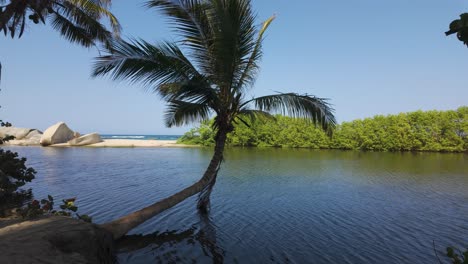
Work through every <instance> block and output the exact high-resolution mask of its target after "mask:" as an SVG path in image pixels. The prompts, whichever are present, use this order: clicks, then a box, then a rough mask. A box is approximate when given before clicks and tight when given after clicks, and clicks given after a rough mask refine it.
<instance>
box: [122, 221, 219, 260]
mask: <svg viewBox="0 0 468 264" xmlns="http://www.w3.org/2000/svg"><path fill="white" fill-rule="evenodd" d="M198 216H199V220H200V221H199V222H198V223H197V224H194V225H193V226H192V227H190V228H189V229H187V230H183V231H180V230H167V231H165V232H162V233H160V232H155V233H152V234H148V235H128V236H124V237H122V238H121V239H119V240H117V242H116V249H117V254H120V255H122V254H125V255H127V256H128V257H127V259H128V260H130V259H129V258H131V257H132V255H133V254H138V253H137V251H140V250H143V249H147V250H149V251H151V254H150V253H148V251H147V252H146V253H141V254H144V255H147V256H148V258H151V261H154V263H180V262H190V263H197V262H198V261H199V260H197V259H194V258H190V259H186V258H185V257H184V256H183V255H184V254H183V253H181V252H180V251H179V250H178V248H183V247H190V246H191V247H193V248H197V244H199V246H201V251H202V252H203V254H204V256H206V257H208V258H211V259H212V261H213V263H216V264H218V263H224V257H225V256H226V252H225V250H224V249H222V248H221V247H219V246H218V244H217V236H216V229H217V226H216V225H215V224H214V223H213V221H212V220H211V218H210V217H209V216H208V215H206V214H198ZM168 247H169V248H168ZM158 251H159V252H161V254H158V253H157V252H158ZM124 259H125V258H124ZM124 259H122V261H125V260H124ZM202 262H204V261H202Z"/></svg>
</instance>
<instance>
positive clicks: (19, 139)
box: [0, 127, 42, 146]
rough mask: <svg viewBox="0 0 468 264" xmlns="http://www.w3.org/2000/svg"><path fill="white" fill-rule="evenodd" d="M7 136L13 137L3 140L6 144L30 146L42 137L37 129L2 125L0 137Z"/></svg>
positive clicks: (37, 142) (37, 143)
mask: <svg viewBox="0 0 468 264" xmlns="http://www.w3.org/2000/svg"><path fill="white" fill-rule="evenodd" d="M7 136H13V137H15V138H14V139H13V140H10V141H7V142H5V144H7V145H19V146H30V145H39V141H40V139H41V137H42V132H41V131H39V130H37V129H31V128H19V127H2V128H0V138H4V137H7Z"/></svg>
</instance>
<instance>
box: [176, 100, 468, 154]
mask: <svg viewBox="0 0 468 264" xmlns="http://www.w3.org/2000/svg"><path fill="white" fill-rule="evenodd" d="M210 122H213V121H210ZM210 122H202V123H201V124H200V126H199V127H196V128H193V129H191V130H190V131H189V132H187V133H185V135H183V136H182V137H181V138H180V139H179V143H183V144H194V145H203V146H211V145H213V144H214V136H215V132H214V131H213V129H212V128H211V127H212V126H211V123H210ZM227 144H228V145H230V146H246V147H291V148H312V149H347V150H370V151H443V152H464V151H467V150H468V107H466V106H464V107H460V108H458V109H457V110H449V111H435V110H434V111H416V112H409V113H400V114H396V115H387V116H383V115H376V116H374V117H372V118H366V119H357V120H353V121H351V122H343V123H341V124H340V125H337V126H336V128H335V129H334V131H333V136H332V137H328V136H327V133H326V132H325V131H324V130H323V129H321V128H319V127H316V126H314V125H312V124H310V122H308V121H307V120H305V119H294V118H290V117H286V116H281V115H277V116H275V118H263V119H256V120H255V121H253V122H247V123H243V122H239V123H237V124H236V125H235V127H234V130H233V132H232V133H231V134H229V135H228V138H227Z"/></svg>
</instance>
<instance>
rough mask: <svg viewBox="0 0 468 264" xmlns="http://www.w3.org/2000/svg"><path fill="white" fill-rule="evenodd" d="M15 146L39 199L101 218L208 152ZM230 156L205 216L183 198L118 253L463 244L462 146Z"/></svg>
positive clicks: (467, 212) (259, 259)
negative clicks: (453, 149) (71, 204)
mask: <svg viewBox="0 0 468 264" xmlns="http://www.w3.org/2000/svg"><path fill="white" fill-rule="evenodd" d="M12 149H13V150H15V151H17V152H19V153H20V154H21V155H23V156H26V157H27V158H28V165H29V166H32V167H34V168H35V169H36V170H37V171H38V174H37V178H36V179H35V180H34V182H33V183H32V184H30V185H29V186H30V187H32V188H33V190H34V193H35V195H36V197H37V198H42V197H45V196H46V195H47V194H52V195H53V196H55V197H56V199H61V198H69V197H75V196H76V197H77V198H78V200H77V203H78V206H79V212H80V213H87V214H90V215H91V216H93V220H94V222H96V223H103V222H106V221H108V220H112V219H115V218H117V217H119V216H122V215H125V214H126V213H129V212H132V211H134V210H137V209H140V208H142V207H143V206H146V205H149V204H151V203H152V202H155V201H158V200H159V199H161V198H164V197H166V196H168V195H171V194H173V193H175V192H176V191H178V190H181V189H182V188H184V187H186V186H188V185H190V184H191V183H193V182H195V181H196V180H197V179H198V178H199V177H200V176H201V174H202V173H203V171H204V169H205V167H206V166H207V163H208V161H209V159H210V157H211V151H210V150H209V149H199V148H153V149H144V148H40V147H17V148H12ZM225 158H226V162H225V163H224V164H223V167H222V170H221V172H220V175H219V178H218V181H217V185H216V187H215V190H214V192H213V197H212V211H211V215H210V218H209V219H203V218H200V216H199V215H198V214H197V213H196V210H195V202H196V200H195V199H196V197H193V198H190V199H188V200H186V201H184V202H183V203H181V204H179V205H178V206H176V207H174V208H172V209H170V210H168V211H166V212H164V213H163V214H161V215H158V216H157V217H154V218H153V219H151V220H150V221H148V222H146V223H145V224H144V225H142V226H140V227H138V228H137V229H135V230H133V231H132V234H144V235H146V236H141V237H138V238H135V237H131V238H129V239H127V240H125V241H121V243H119V247H120V253H119V255H118V260H119V262H120V263H212V262H213V263H222V262H224V263H252V262H256V263H437V258H436V256H435V253H434V248H433V241H435V247H436V250H437V252H438V254H439V257H441V258H442V259H443V258H444V257H443V255H444V250H445V247H446V246H449V245H456V246H459V247H462V246H464V247H466V246H467V245H468V155H466V154H439V153H371V152H342V151H323V150H322V151H317V150H293V149H230V150H228V151H227V152H226V157H225ZM166 231H168V232H166ZM152 233H156V234H153V235H151V234H152ZM443 260H444V259H443ZM445 260H446V259H445ZM447 263H448V262H447Z"/></svg>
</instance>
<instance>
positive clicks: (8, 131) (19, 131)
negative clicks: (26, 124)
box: [0, 127, 34, 140]
mask: <svg viewBox="0 0 468 264" xmlns="http://www.w3.org/2000/svg"><path fill="white" fill-rule="evenodd" d="M32 130H34V129H31V128H21V127H0V137H1V138H4V137H7V136H14V137H15V139H16V140H21V139H24V138H25V137H26V136H27V135H28V134H29V133H30V132H31V131H32Z"/></svg>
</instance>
